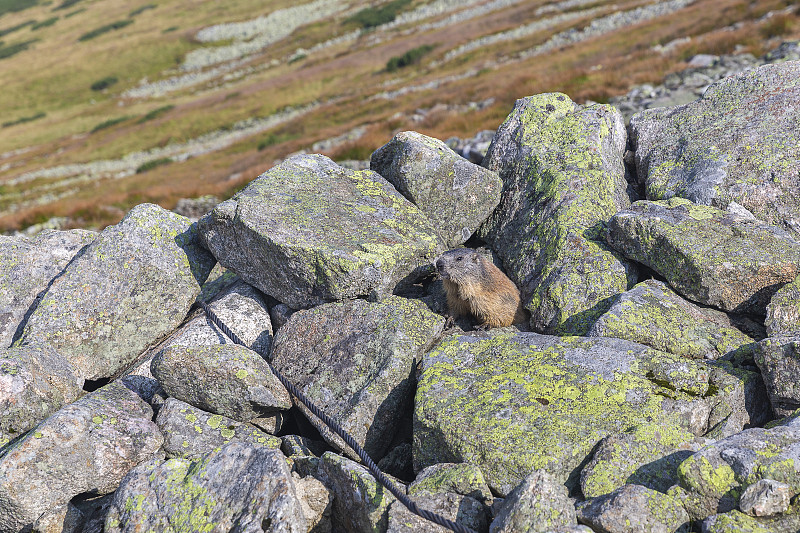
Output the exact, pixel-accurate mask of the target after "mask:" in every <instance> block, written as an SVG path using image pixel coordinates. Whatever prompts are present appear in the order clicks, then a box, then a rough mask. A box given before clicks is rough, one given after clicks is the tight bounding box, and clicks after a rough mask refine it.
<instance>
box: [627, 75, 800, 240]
mask: <svg viewBox="0 0 800 533" xmlns="http://www.w3.org/2000/svg"><path fill="white" fill-rule="evenodd" d="M799 100H800V62H797V61H787V62H785V63H781V64H774V65H765V66H762V67H759V68H756V69H753V70H751V71H748V72H743V73H741V74H738V75H735V76H731V77H728V78H725V79H723V80H721V81H718V82H716V83H714V84H713V85H711V86H710V87H709V88H708V89H707V90H706V91H705V93H704V94H703V97H702V98H701V99H700V100H697V101H695V102H692V103H689V104H686V105H683V106H679V107H673V108H659V109H648V110H646V111H643V112H641V113H639V114H637V115H635V116H634V117H633V118H632V119H631V140H632V144H633V146H634V149H635V152H636V167H637V171H638V174H639V177H640V179H644V180H645V184H646V192H647V198H648V199H651V200H661V199H668V198H671V197H673V196H680V197H683V198H686V199H688V200H691V201H692V202H695V203H697V204H703V205H711V206H714V207H718V208H720V209H725V208H726V207H727V206H728V204H729V203H730V202H731V201H735V202H737V203H739V204H741V205H742V206H744V207H745V208H747V209H748V210H749V211H751V212H752V213H753V214H755V216H756V217H757V218H759V219H761V220H765V221H767V222H769V223H770V224H774V225H778V226H782V227H783V228H784V229H792V230H793V231H795V232H797V231H798V230H799V229H800V155H798V154H799V153H800V152H798V150H797V146H798V145H800V132H798V129H797V124H798V122H799V121H800V107H798V106H797V102H798V101H799Z"/></svg>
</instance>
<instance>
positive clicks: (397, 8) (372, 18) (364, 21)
mask: <svg viewBox="0 0 800 533" xmlns="http://www.w3.org/2000/svg"><path fill="white" fill-rule="evenodd" d="M409 4H411V0H393V1H392V2H389V3H388V4H385V5H382V6H378V7H367V8H364V9H362V10H361V11H359V12H357V13H356V14H355V15H353V16H352V17H348V18H346V19H345V20H344V22H345V23H356V24H358V25H359V26H361V27H362V28H364V29H365V30H369V29H372V28H375V27H377V26H380V25H381V24H387V23H389V22H392V21H393V20H394V19H396V18H397V14H398V13H400V12H401V11H403V9H405V8H406V7H408V5H409Z"/></svg>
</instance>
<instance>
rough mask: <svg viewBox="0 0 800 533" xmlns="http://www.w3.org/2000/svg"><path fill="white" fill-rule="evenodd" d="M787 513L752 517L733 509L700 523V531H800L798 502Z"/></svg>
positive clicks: (725, 532) (747, 532)
mask: <svg viewBox="0 0 800 533" xmlns="http://www.w3.org/2000/svg"><path fill="white" fill-rule="evenodd" d="M793 507H794V509H793V510H790V512H789V513H788V514H785V515H778V516H775V517H752V516H748V515H746V514H744V513H743V512H741V511H738V510H736V509H734V510H733V511H730V512H727V513H720V514H715V515H713V516H710V517H708V518H706V519H705V520H704V521H703V523H702V524H701V528H700V531H702V533H732V532H735V533H797V532H798V531H800V502H798V503H797V504H796V505H794V506H793Z"/></svg>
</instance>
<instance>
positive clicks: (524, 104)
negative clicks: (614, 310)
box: [479, 93, 636, 334]
mask: <svg viewBox="0 0 800 533" xmlns="http://www.w3.org/2000/svg"><path fill="white" fill-rule="evenodd" d="M624 150H625V127H624V124H623V122H622V117H621V116H620V115H619V113H618V112H617V111H616V110H614V109H613V108H612V107H610V106H600V105H598V106H591V107H587V108H583V109H582V108H580V106H577V105H576V104H575V103H573V102H572V100H570V99H569V98H568V97H567V96H566V95H564V94H558V93H553V94H541V95H537V96H532V97H529V98H525V99H521V100H518V101H517V103H516V105H515V106H514V110H513V111H512V112H511V114H510V115H509V116H508V118H506V120H505V122H504V123H503V124H502V125H501V126H500V128H499V129H498V131H497V134H496V135H495V137H494V140H493V141H492V145H491V147H490V148H489V152H488V153H487V154H486V158H485V159H484V162H483V165H484V166H485V167H487V168H489V169H490V170H494V171H497V172H498V173H499V174H500V178H501V179H502V180H503V192H502V195H501V199H500V205H499V207H498V208H497V209H496V210H495V211H494V213H493V214H492V216H491V217H490V218H489V219H488V220H487V221H486V222H485V223H484V225H483V226H482V228H481V230H480V232H479V234H480V236H481V237H482V238H483V239H484V240H486V241H487V242H488V243H489V244H490V245H491V246H492V247H493V248H494V250H496V251H497V253H498V254H499V255H500V257H501V258H502V260H503V265H504V266H505V267H506V272H507V273H508V274H509V277H510V278H511V279H512V280H513V281H514V282H515V283H516V284H517V286H518V287H519V289H520V292H521V294H522V299H523V304H524V305H525V308H526V309H528V310H529V311H530V312H531V326H532V327H533V328H534V330H536V331H541V332H546V333H554V332H559V333H572V334H584V333H585V332H586V330H587V329H588V327H589V326H590V325H591V323H592V322H593V319H594V318H597V316H599V315H600V314H602V313H603V312H604V311H605V310H606V309H607V308H608V305H610V302H608V300H609V299H610V298H612V297H614V296H616V295H617V294H619V293H622V292H624V291H626V290H627V289H628V288H630V286H631V285H633V283H634V282H635V280H636V272H635V270H636V269H635V268H634V267H633V266H631V265H630V264H629V263H627V262H626V261H624V260H622V259H621V258H620V257H619V256H618V255H617V254H616V253H615V252H612V251H611V250H609V249H608V247H607V245H606V244H605V243H604V242H603V240H602V235H601V229H602V227H603V223H604V222H605V221H607V220H608V219H609V218H610V217H611V216H612V215H614V213H616V212H617V211H619V210H620V209H624V208H626V207H628V205H630V199H629V197H628V194H627V190H626V189H627V182H626V181H625V170H624V168H623V165H622V155H623V152H624Z"/></svg>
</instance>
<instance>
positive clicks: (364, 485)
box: [317, 452, 402, 532]
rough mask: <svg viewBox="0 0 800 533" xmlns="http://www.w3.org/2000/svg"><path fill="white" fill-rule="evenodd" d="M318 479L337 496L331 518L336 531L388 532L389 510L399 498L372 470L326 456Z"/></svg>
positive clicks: (322, 461)
mask: <svg viewBox="0 0 800 533" xmlns="http://www.w3.org/2000/svg"><path fill="white" fill-rule="evenodd" d="M317 477H318V479H319V480H320V481H322V482H323V483H324V484H325V486H326V487H328V489H329V490H330V491H331V492H332V493H333V495H334V499H333V513H332V514H331V521H332V522H333V526H334V528H337V527H340V528H344V530H345V531H375V532H383V531H386V528H387V526H388V521H389V507H390V506H391V505H392V504H394V503H395V502H397V498H395V497H394V496H393V495H392V493H391V492H389V491H388V490H387V489H386V488H385V487H384V486H383V485H381V484H380V483H378V482H377V481H376V480H375V478H374V477H372V474H370V473H369V470H367V469H366V468H364V467H363V466H361V465H360V464H358V463H356V462H354V461H351V460H350V459H347V458H345V457H342V456H341V455H336V454H334V453H331V452H326V453H325V454H324V455H323V456H322V459H321V460H320V462H319V470H318V472H317ZM398 486H400V485H398ZM401 488H402V487H401Z"/></svg>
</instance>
